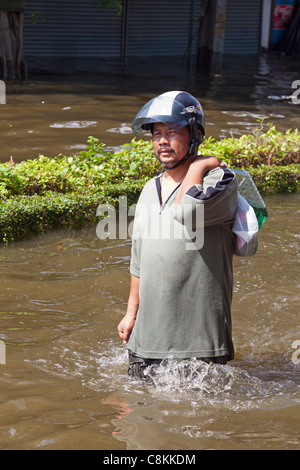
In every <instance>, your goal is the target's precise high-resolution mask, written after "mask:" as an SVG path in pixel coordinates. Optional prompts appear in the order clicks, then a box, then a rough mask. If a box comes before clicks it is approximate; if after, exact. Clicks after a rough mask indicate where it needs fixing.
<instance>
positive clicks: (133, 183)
mask: <svg viewBox="0 0 300 470" xmlns="http://www.w3.org/2000/svg"><path fill="white" fill-rule="evenodd" d="M200 150H201V153H202V154H203V155H215V156H217V157H218V158H219V159H220V160H222V161H226V162H227V163H228V165H229V166H231V167H232V168H246V169H247V170H248V171H249V173H250V174H251V176H252V177H253V179H254V181H255V183H256V185H257V187H258V190H259V191H260V192H261V193H262V194H273V193H283V192H285V193H286V192H294V191H299V190H300V183H299V182H300V168H299V159H300V135H299V132H298V130H295V131H288V132H286V133H281V132H279V131H278V130H276V129H275V127H273V126H270V127H269V129H268V131H267V132H265V133H263V132H262V131H261V130H260V129H258V130H256V131H254V132H253V134H250V135H244V136H242V137H240V138H239V139H235V138H233V137H232V138H228V139H222V140H220V141H215V140H214V139H212V138H209V139H207V140H206V141H205V142H204V143H203V144H202V146H201V149H200ZM160 168H161V167H160V164H159V162H158V161H157V159H156V157H155V154H154V151H153V146H152V143H151V142H149V141H143V140H136V139H133V140H132V141H131V142H130V143H129V144H125V145H124V146H123V147H122V148H121V149H120V151H119V152H117V153H111V152H108V151H107V150H106V149H105V145H104V144H103V143H101V142H99V139H97V138H95V137H89V139H88V142H87V148H86V150H84V151H82V152H80V153H79V154H77V155H71V156H64V155H58V156H57V157H54V158H48V157H45V156H43V155H40V156H39V157H38V158H35V159H32V160H26V161H23V162H20V163H17V164H15V163H14V162H13V161H10V162H7V163H2V164H0V202H1V205H0V241H1V240H2V241H4V242H8V241H11V240H14V239H18V238H23V237H26V236H29V235H30V234H35V233H44V232H45V231H46V230H50V229H52V228H54V227H61V226H70V225H84V224H86V223H88V222H90V221H95V218H96V208H97V206H98V205H99V204H103V203H105V202H108V203H116V202H117V201H118V198H119V196H121V195H126V196H127V198H128V203H129V204H132V203H134V202H136V200H137V198H138V196H139V194H140V191H141V190H142V188H143V186H144V184H145V183H146V181H147V180H148V179H149V178H151V177H152V176H153V175H155V174H156V173H157V171H158V170H160Z"/></svg>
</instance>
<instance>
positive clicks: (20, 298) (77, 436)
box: [0, 57, 300, 450]
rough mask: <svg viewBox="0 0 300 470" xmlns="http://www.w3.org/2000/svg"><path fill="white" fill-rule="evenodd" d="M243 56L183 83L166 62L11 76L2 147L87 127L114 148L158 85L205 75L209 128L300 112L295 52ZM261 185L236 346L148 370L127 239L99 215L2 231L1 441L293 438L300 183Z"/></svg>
mask: <svg viewBox="0 0 300 470" xmlns="http://www.w3.org/2000/svg"><path fill="white" fill-rule="evenodd" d="M235 65H236V66H235V67H233V66H232V68H230V67H228V68H226V67H225V69H224V71H223V72H222V73H221V74H220V73H218V74H215V76H214V77H213V78H212V80H211V81H209V83H208V81H207V77H206V78H205V77H190V78H189V80H190V81H189V82H187V81H186V83H185V84H187V83H188V84H189V85H190V86H189V87H187V86H184V87H183V86H182V85H184V77H182V78H178V77H177V78H176V79H175V80H174V81H172V80H170V77H167V76H162V77H160V80H158V82H159V83H158V82H155V83H154V82H153V80H150V78H149V77H148V78H147V79H144V80H143V79H142V78H141V77H140V78H139V79H138V80H133V77H130V76H126V77H122V78H120V77H116V78H114V80H115V81H114V82H113V83H110V82H111V81H112V79H110V80H109V79H107V83H106V82H105V79H104V78H103V77H102V81H101V84H100V85H97V84H96V83H95V80H94V82H93V81H92V80H91V81H90V82H89V83H85V84H82V83H76V84H74V86H73V87H71V88H70V86H69V85H68V83H67V80H66V79H65V78H64V79H63V78H61V79H60V81H58V82H55V83H51V82H50V81H46V80H43V81H42V80H35V81H32V82H31V81H30V80H29V81H28V82H27V83H24V84H9V85H8V96H7V104H6V105H5V106H1V107H0V111H1V117H2V118H3V121H2V126H1V129H0V138H1V144H2V145H1V161H6V160H8V159H9V158H10V156H11V155H12V156H13V159H14V160H15V161H19V160H22V159H25V158H32V157H35V156H37V155H38V154H39V153H44V154H46V155H49V156H52V155H57V154H58V153H72V152H74V151H78V149H80V148H84V146H85V144H86V139H87V137H88V136H89V135H94V136H95V137H99V138H100V140H102V141H103V142H105V143H106V144H107V145H108V146H109V147H112V148H117V147H118V146H120V145H122V144H123V143H125V142H128V141H129V140H130V139H131V137H132V135H131V134H130V132H129V127H128V126H129V123H130V121H131V119H132V117H133V116H134V114H135V112H136V111H137V110H138V108H139V106H140V105H141V104H142V103H144V102H145V100H146V99H148V98H150V97H151V96H152V94H153V93H154V94H155V93H157V92H158V91H159V89H161V88H163V89H162V91H165V90H166V89H170V88H180V89H182V88H184V89H187V88H189V89H190V90H191V91H195V90H196V91H197V90H198V92H197V93H198V95H197V96H198V97H199V98H201V101H202V102H203V104H204V108H206V109H207V110H208V111H207V134H208V135H213V136H214V137H216V138H218V137H222V136H229V135H230V134H231V133H233V134H234V135H240V134H242V133H245V132H250V131H251V129H253V127H254V126H256V125H257V119H262V118H264V119H266V120H267V121H272V122H274V123H275V124H276V125H278V127H280V128H282V129H288V128H296V127H298V125H299V113H300V111H299V108H300V106H299V105H295V104H293V102H292V101H291V99H290V98H288V96H290V95H291V93H293V91H294V90H292V89H291V83H292V82H293V81H294V80H296V79H297V78H300V77H299V76H298V77H297V73H298V72H297V70H299V67H298V68H297V67H296V65H295V62H294V61H291V60H290V59H288V58H283V59H282V60H278V58H275V59H272V60H269V61H268V60H267V59H266V58H265V57H261V58H259V60H258V61H256V62H255V67H254V65H253V63H250V65H249V67H248V69H246V68H245V67H244V66H242V65H240V66H239V64H235ZM287 65H288V66H287ZM250 66H251V67H252V66H253V70H252V72H251V73H250V72H249V70H250V69H251V67H250ZM237 69H238V72H237ZM249 76H250V78H249ZM245 80H246V82H245ZM133 82H135V83H133ZM170 83H172V85H174V86H170ZM143 85H144V88H145V90H144V89H143ZM275 97H277V98H275ZM282 97H287V98H282ZM265 201H266V203H267V207H268V210H269V218H268V220H267V222H266V224H265V225H264V227H263V228H262V230H261V232H260V239H259V249H258V252H257V253H256V255H255V256H254V257H253V258H248V259H247V258H238V257H235V259H234V271H235V285H234V297H233V307H232V316H233V337H234V344H235V349H236V357H235V359H234V361H232V362H230V363H229V364H228V365H226V366H220V365H207V364H202V365H201V364H199V363H197V362H196V361H193V360H191V361H187V362H181V363H176V362H172V361H170V362H169V363H168V364H167V365H164V366H161V367H160V368H159V369H158V370H156V374H155V376H152V381H151V382H149V383H148V382H147V383H141V382H137V381H135V380H132V379H130V378H129V377H128V376H127V354H126V350H125V348H124V346H123V344H122V343H121V341H120V340H119V338H118V336H117V332H116V329H117V325H118V322H119V321H120V319H121V318H122V316H123V314H124V313H125V310H126V303H127V298H128V293H129V260H130V246H131V240H130V239H127V240H100V239H98V238H97V235H96V226H90V227H86V228H84V229H81V230H59V231H54V232H51V233H48V234H46V235H44V236H38V237H33V238H30V239H28V240H24V241H20V242H16V243H14V244H11V245H9V246H7V247H5V246H2V247H1V248H0V250H1V251H0V262H1V271H0V279H1V290H0V299H1V303H0V318H1V323H0V324H1V326H0V341H1V342H0V449H13V450H15V449H50V450H51V449H95V450H107V449H110V450H117V449H118V450H137V449H144V450H154V449H156V450H202V449H251V450H255V449H270V450H272V449H279V450H284V449H291V450H296V449H297V450H298V449H299V448H300V443H299V408H300V378H299V367H300V366H299V362H300V330H299V304H300V294H299V292H300V290H299V287H300V281H299V253H300V250H299V233H300V226H299V220H300V219H299V205H300V195H299V194H288V195H275V196H269V197H266V198H265ZM3 350H4V351H5V355H4V353H3ZM149 374H150V371H149Z"/></svg>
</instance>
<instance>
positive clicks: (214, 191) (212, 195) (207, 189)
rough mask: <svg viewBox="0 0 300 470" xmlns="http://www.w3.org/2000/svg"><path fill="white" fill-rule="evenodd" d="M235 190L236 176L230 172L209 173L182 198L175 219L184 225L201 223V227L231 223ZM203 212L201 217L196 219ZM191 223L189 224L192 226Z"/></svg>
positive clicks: (236, 198) (225, 170)
mask: <svg viewBox="0 0 300 470" xmlns="http://www.w3.org/2000/svg"><path fill="white" fill-rule="evenodd" d="M237 200H238V187H237V181H236V177H235V174H234V173H233V172H232V171H231V170H230V169H229V168H222V167H218V168H215V169H214V170H211V171H210V172H208V173H207V174H206V175H205V176H204V178H203V184H197V185H195V186H193V187H192V188H190V189H189V190H188V191H187V192H186V194H185V195H184V196H183V198H182V200H181V202H180V204H179V205H178V207H177V209H176V213H175V219H176V220H177V221H178V222H180V223H182V224H185V225H190V224H191V223H193V224H194V223H195V220H196V221H197V220H203V222H202V223H203V224H204V226H211V225H219V224H227V223H230V222H233V220H234V216H235V213H236V210H237ZM197 211H203V217H202V218H197V217H196V216H195V214H196V212H197ZM191 221H192V222H191Z"/></svg>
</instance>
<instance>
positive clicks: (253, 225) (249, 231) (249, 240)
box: [232, 193, 258, 256]
mask: <svg viewBox="0 0 300 470" xmlns="http://www.w3.org/2000/svg"><path fill="white" fill-rule="evenodd" d="M232 231H233V232H234V234H235V239H236V240H235V249H234V254H235V255H237V256H253V255H254V254H255V252H256V250H257V236H258V221H257V218H256V215H255V212H254V209H253V207H251V206H250V204H248V202H247V201H246V199H244V198H243V197H242V196H241V195H240V193H238V209H237V211H236V214H235V219H234V223H233V226H232Z"/></svg>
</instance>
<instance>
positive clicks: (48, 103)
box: [0, 55, 300, 162]
mask: <svg viewBox="0 0 300 470" xmlns="http://www.w3.org/2000/svg"><path fill="white" fill-rule="evenodd" d="M224 62H225V64H224V66H223V68H222V70H221V71H220V70H216V71H215V72H214V73H206V72H202V73H200V72H199V73H196V74H195V73H189V74H187V72H186V70H185V69H184V68H180V67H179V68H178V67H176V68H175V69H174V65H172V64H170V65H169V64H168V65H167V66H166V65H165V66H164V67H163V65H162V64H160V66H159V67H157V68H155V67H153V65H152V66H151V67H149V65H148V64H143V67H142V66H140V67H139V68H138V69H134V68H130V69H129V70H127V72H126V73H123V74H119V73H115V74H111V75H109V76H107V75H102V74H101V73H95V74H93V75H91V74H88V73H86V74H82V75H80V74H78V75H74V74H73V75H69V76H63V75H60V76H51V75H49V77H45V76H41V75H40V76H36V77H35V78H34V79H31V78H29V80H28V81H27V82H23V83H7V87H6V88H7V96H6V105H0V122H1V126H0V141H1V152H0V162H5V161H8V160H10V158H11V157H12V158H13V160H14V161H15V162H19V161H21V160H26V159H29V158H35V157H37V156H38V155H39V154H43V155H46V156H50V157H52V156H55V155H58V154H64V155H70V154H74V153H78V152H79V151H80V150H83V149H85V148H86V143H87V139H88V137H89V136H91V135H92V136H94V137H97V138H99V139H100V141H101V142H103V143H105V144H106V145H107V149H108V150H117V149H118V148H120V146H122V145H123V144H125V143H128V142H130V140H131V139H132V138H133V134H132V131H131V128H130V124H131V122H132V120H133V118H134V116H135V114H136V113H137V112H138V110H139V109H140V107H141V106H142V105H143V104H144V103H145V102H146V101H148V100H149V99H151V98H153V97H154V96H155V95H157V94H159V93H162V92H164V91H168V90H170V89H173V90H174V89H175V90H176V89H179V90H186V91H190V92H191V93H193V94H195V96H196V97H197V98H198V99H199V100H200V101H201V104H202V106H203V109H204V112H205V116H206V135H207V136H212V137H214V138H216V139H220V138H222V137H230V136H231V135H233V136H235V137H239V136H240V135H242V134H245V133H248V132H252V131H253V128H255V127H259V126H261V122H264V127H265V128H267V123H273V124H275V125H276V127H277V128H278V129H279V130H283V131H285V130H287V129H295V128H299V127H300V103H299V102H300V91H299V92H298V89H299V88H300V84H298V85H297V83H295V82H297V80H300V58H297V59H296V58H291V57H282V56H277V55H275V56H269V55H261V56H259V57H255V58H245V57H238V58H235V57H231V58H230V62H228V59H224ZM172 67H173V68H172ZM293 85H294V88H293ZM293 95H294V100H293ZM295 100H296V101H297V102H298V104H296V103H295Z"/></svg>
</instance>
